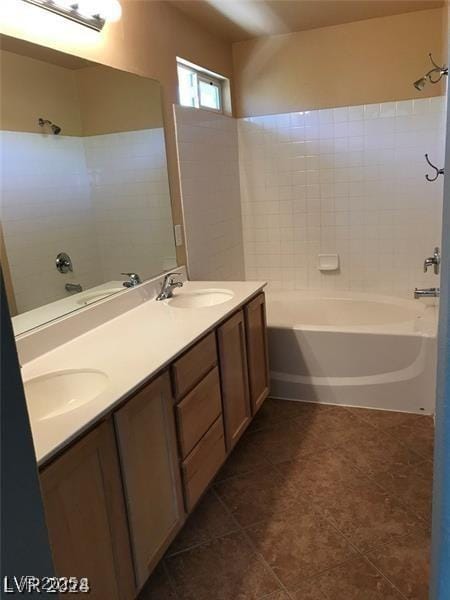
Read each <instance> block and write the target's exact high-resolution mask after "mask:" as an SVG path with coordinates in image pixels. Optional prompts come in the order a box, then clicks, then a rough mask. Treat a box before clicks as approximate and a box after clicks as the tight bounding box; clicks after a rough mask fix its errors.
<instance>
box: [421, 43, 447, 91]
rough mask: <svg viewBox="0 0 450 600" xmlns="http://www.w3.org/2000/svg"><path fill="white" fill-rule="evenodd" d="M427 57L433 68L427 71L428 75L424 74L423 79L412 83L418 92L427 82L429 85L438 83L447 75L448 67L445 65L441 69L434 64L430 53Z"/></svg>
mask: <svg viewBox="0 0 450 600" xmlns="http://www.w3.org/2000/svg"><path fill="white" fill-rule="evenodd" d="M428 56H429V57H430V60H431V64H432V65H433V68H432V69H431V70H430V71H428V73H425V75H424V76H423V77H421V78H420V79H418V80H417V81H415V82H414V87H415V88H416V90H418V91H419V92H421V91H422V90H423V88H424V87H425V85H426V84H427V82H428V81H429V82H430V83H439V81H440V80H441V79H442V77H443V76H444V75H448V67H446V66H445V65H443V66H442V67H441V66H440V65H438V64H436V63H435V62H434V60H433V56H432V54H431V52H430V54H429V55H428Z"/></svg>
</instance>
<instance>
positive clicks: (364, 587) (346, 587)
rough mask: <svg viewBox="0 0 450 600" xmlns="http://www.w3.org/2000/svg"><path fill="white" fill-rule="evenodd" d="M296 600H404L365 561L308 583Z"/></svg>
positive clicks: (332, 570) (295, 595)
mask: <svg viewBox="0 0 450 600" xmlns="http://www.w3.org/2000/svg"><path fill="white" fill-rule="evenodd" d="M291 596H292V597H293V599H294V600H402V596H401V594H399V593H398V591H397V590H396V589H395V588H394V587H393V586H392V585H391V584H390V583H389V582H388V581H386V579H385V578H384V577H383V576H382V575H380V574H379V573H378V572H377V571H376V569H374V567H373V566H372V565H370V564H369V563H368V562H367V561H366V560H364V559H363V558H358V559H356V560H352V561H350V562H347V563H345V564H343V565H341V566H340V567H336V568H334V569H331V570H329V571H326V572H325V573H322V574H321V575H318V576H317V577H314V578H313V579H312V580H308V581H306V582H304V583H303V584H302V585H301V586H300V588H299V589H298V590H296V592H295V593H293V594H291Z"/></svg>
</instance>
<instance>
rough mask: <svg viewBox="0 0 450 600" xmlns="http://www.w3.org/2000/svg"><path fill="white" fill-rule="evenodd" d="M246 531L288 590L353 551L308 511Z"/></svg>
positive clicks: (294, 511) (297, 510) (298, 510)
mask: <svg viewBox="0 0 450 600" xmlns="http://www.w3.org/2000/svg"><path fill="white" fill-rule="evenodd" d="M246 532H247V533H248V535H249V537H250V539H251V540H252V542H253V544H254V546H255V549H256V550H257V552H259V553H261V555H262V556H263V557H264V559H265V560H266V562H267V563H268V564H269V566H270V567H271V568H272V569H273V571H274V572H275V574H276V575H277V577H278V578H279V579H280V580H281V582H282V583H283V584H284V585H285V586H286V587H287V588H288V589H290V590H295V589H297V588H298V587H299V585H300V584H301V582H302V580H303V579H305V578H308V577H312V576H313V575H315V574H317V573H320V572H321V571H324V570H325V569H328V568H331V567H333V566H335V565H338V564H340V563H343V562H345V561H346V560H348V559H349V558H350V557H351V556H353V555H354V550H353V549H352V547H351V546H350V545H349V544H348V543H347V542H346V540H345V539H344V537H343V536H342V535H340V534H339V532H337V531H336V530H335V529H334V527H332V526H331V525H330V524H329V523H327V521H326V520H325V519H322V518H320V517H318V516H317V515H316V513H315V512H314V511H313V510H312V509H311V508H310V509H309V510H308V509H306V508H303V509H301V508H297V507H296V508H295V509H292V510H290V511H289V512H288V513H285V514H283V515H274V516H273V518H272V519H271V520H269V521H266V522H264V523H260V524H258V525H254V526H252V527H249V528H248V529H247V530H246Z"/></svg>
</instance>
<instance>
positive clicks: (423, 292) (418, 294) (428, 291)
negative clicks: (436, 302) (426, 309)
mask: <svg viewBox="0 0 450 600" xmlns="http://www.w3.org/2000/svg"><path fill="white" fill-rule="evenodd" d="M439 295H440V288H416V289H415V290H414V298H415V299H416V300H417V299H418V298H439Z"/></svg>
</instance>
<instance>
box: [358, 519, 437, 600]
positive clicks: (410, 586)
mask: <svg viewBox="0 0 450 600" xmlns="http://www.w3.org/2000/svg"><path fill="white" fill-rule="evenodd" d="M429 555H430V536H429V534H428V532H426V531H423V530H421V529H417V530H416V531H415V533H413V534H411V535H410V536H408V537H407V538H403V539H402V540H399V541H398V542H395V543H394V544H389V545H387V546H385V547H383V548H380V549H379V550H377V551H376V552H372V553H370V554H369V555H368V558H369V560H370V561H371V562H373V564H374V565H375V566H376V567H377V569H379V570H380V571H381V572H382V573H383V574H384V575H385V576H386V577H387V578H388V579H389V580H390V581H392V583H393V584H394V585H395V586H396V587H397V588H398V589H399V590H400V591H401V592H402V594H403V595H404V596H405V597H406V598H408V599H409V600H428V580H429Z"/></svg>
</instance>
